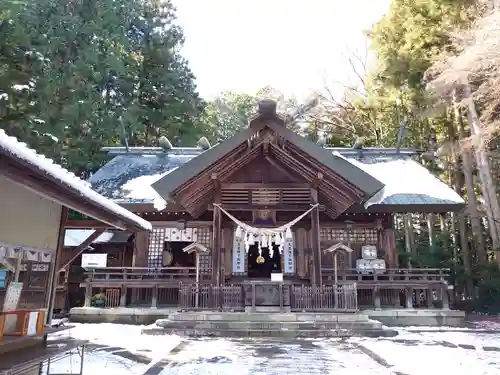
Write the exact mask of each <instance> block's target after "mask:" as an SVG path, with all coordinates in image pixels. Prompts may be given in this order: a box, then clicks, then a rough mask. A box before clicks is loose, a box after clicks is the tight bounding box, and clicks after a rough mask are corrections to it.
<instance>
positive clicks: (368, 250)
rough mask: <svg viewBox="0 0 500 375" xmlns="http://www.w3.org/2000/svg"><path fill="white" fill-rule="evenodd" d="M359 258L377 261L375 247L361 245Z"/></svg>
mask: <svg viewBox="0 0 500 375" xmlns="http://www.w3.org/2000/svg"><path fill="white" fill-rule="evenodd" d="M361 257H362V258H363V259H377V247H376V246H373V245H363V246H362V247H361Z"/></svg>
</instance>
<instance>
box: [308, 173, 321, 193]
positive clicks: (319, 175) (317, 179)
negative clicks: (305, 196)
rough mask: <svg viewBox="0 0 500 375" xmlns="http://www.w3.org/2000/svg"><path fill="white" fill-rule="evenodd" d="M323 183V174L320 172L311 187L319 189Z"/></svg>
mask: <svg viewBox="0 0 500 375" xmlns="http://www.w3.org/2000/svg"><path fill="white" fill-rule="evenodd" d="M321 181H323V173H321V172H318V173H317V175H316V177H315V178H314V180H313V181H312V183H311V185H312V187H313V188H315V189H317V188H318V186H319V184H320V183H321Z"/></svg>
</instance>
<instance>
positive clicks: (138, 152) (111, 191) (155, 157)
mask: <svg viewBox="0 0 500 375" xmlns="http://www.w3.org/2000/svg"><path fill="white" fill-rule="evenodd" d="M214 149H215V147H214ZM325 150H326V151H329V152H331V153H333V154H334V155H336V156H337V158H338V159H343V160H346V161H348V162H349V163H351V164H352V165H353V166H356V167H358V168H360V169H363V170H364V171H365V172H367V173H368V174H370V175H372V176H373V177H374V178H375V179H377V180H379V181H380V182H382V183H383V184H384V188H383V189H382V190H381V191H380V192H379V193H377V194H376V195H375V196H374V197H372V198H371V199H370V200H368V201H367V203H366V205H365V206H366V210H368V211H370V212H377V211H384V212H446V211H457V210H460V209H462V208H463V207H464V205H465V203H464V201H463V200H462V198H461V197H460V196H459V195H458V194H457V193H455V192H454V190H453V189H451V188H450V187H449V186H448V185H446V184H445V183H444V182H442V181H441V180H439V179H438V178H437V177H435V176H434V175H433V174H432V173H431V172H429V171H428V170H427V169H426V168H425V167H424V166H423V165H421V164H420V163H419V162H418V161H416V160H415V159H414V156H415V155H416V154H417V153H416V151H415V150H408V149H401V150H399V151H396V150H395V149H390V148H365V149H363V150H355V149H352V148H325ZM105 151H107V152H108V153H109V154H110V155H113V156H114V157H113V159H112V160H111V161H110V162H108V163H107V164H105V165H104V166H103V167H102V168H100V169H99V170H98V171H97V172H96V173H95V174H94V175H93V176H92V177H91V178H90V179H89V182H90V183H91V185H92V187H93V188H94V189H95V190H96V191H97V192H98V193H100V194H102V195H104V196H105V197H108V198H111V199H113V200H115V201H116V202H117V203H122V204H141V203H145V204H152V203H153V200H154V199H156V198H157V197H158V194H157V193H156V191H155V190H154V189H153V188H152V187H151V184H152V183H154V182H156V181H158V180H159V179H160V178H161V177H163V176H165V175H167V174H168V173H169V172H171V171H172V170H174V169H176V168H178V167H179V166H181V165H183V164H184V163H186V162H187V161H189V160H191V159H194V158H195V157H196V156H200V157H199V158H196V159H195V160H193V161H197V159H199V160H201V159H203V158H204V156H205V155H206V153H207V152H208V151H203V150H202V149H201V148H197V147H183V148H176V147H174V148H172V149H171V150H168V151H164V150H163V149H162V148H160V147H131V148H129V150H128V151H126V150H125V148H124V147H113V148H111V147H110V148H106V149H105ZM358 209H361V210H363V209H364V208H362V207H359V208H358Z"/></svg>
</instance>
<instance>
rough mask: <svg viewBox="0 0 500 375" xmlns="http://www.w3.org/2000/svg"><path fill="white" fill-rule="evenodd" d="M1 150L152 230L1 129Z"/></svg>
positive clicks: (117, 214) (117, 213) (135, 216)
mask: <svg viewBox="0 0 500 375" xmlns="http://www.w3.org/2000/svg"><path fill="white" fill-rule="evenodd" d="M0 149H3V150H4V151H5V152H7V153H9V154H11V155H12V156H13V157H14V158H16V159H18V160H22V161H24V162H27V163H29V164H31V165H33V166H34V167H36V168H38V169H39V170H40V172H42V173H44V174H46V175H48V176H50V177H52V178H54V179H57V180H59V181H60V182H61V183H62V184H63V185H64V186H65V187H67V188H68V189H69V190H71V191H73V192H75V193H77V194H79V195H81V196H82V198H85V199H86V200H88V201H90V202H92V203H94V204H95V205H96V206H100V207H102V208H103V209H105V210H106V211H108V212H111V213H113V214H114V215H116V216H119V217H122V218H126V219H127V220H129V221H131V222H134V223H135V224H136V225H137V226H138V227H140V228H142V229H145V230H151V223H149V222H148V221H146V220H144V219H142V218H140V217H139V216H137V215H135V214H133V213H132V212H130V211H129V210H127V209H125V208H123V207H121V206H119V205H117V204H116V203H114V202H112V201H111V200H109V199H107V198H105V197H103V196H102V195H100V194H98V193H96V192H95V191H94V190H92V188H91V187H90V185H89V184H88V183H86V182H85V181H83V180H81V179H80V178H78V177H77V176H75V175H74V174H73V173H71V172H69V171H68V170H67V169H65V168H63V167H61V166H60V165H58V164H56V163H54V162H53V161H52V160H51V159H48V158H46V157H45V156H44V155H41V154H37V153H36V152H35V151H34V150H32V149H30V148H29V147H28V146H27V145H26V144H25V143H22V142H19V141H18V140H17V139H16V138H15V137H9V136H8V135H7V134H6V133H5V131H4V130H3V129H0Z"/></svg>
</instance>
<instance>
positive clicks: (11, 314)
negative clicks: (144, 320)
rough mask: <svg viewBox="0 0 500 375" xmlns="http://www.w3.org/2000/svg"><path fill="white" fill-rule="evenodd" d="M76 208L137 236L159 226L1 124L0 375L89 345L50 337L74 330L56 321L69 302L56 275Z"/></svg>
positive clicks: (33, 369) (34, 368)
mask: <svg viewBox="0 0 500 375" xmlns="http://www.w3.org/2000/svg"><path fill="white" fill-rule="evenodd" d="M70 210H71V211H73V212H77V213H80V214H83V215H86V217H89V218H92V220H93V221H94V222H95V223H96V224H98V225H97V226H98V227H99V226H103V225H105V226H107V227H109V228H114V229H118V230H126V231H130V232H131V233H133V234H135V235H137V233H147V232H148V231H151V229H152V227H151V224H150V223H149V222H148V221H146V220H144V219H142V218H141V217H139V216H138V215H135V214H133V213H132V212H130V211H129V210H127V209H125V208H123V207H121V206H120V205H118V204H117V203H114V202H113V201H112V200H110V199H108V198H105V197H103V196H102V195H100V194H99V193H97V192H96V191H95V190H93V189H92V188H91V187H90V185H89V184H88V183H87V182H85V181H82V180H80V179H79V178H77V177H76V176H75V175H73V174H72V173H70V172H68V171H67V170H65V169H64V168H62V167H61V166H59V165H57V164H55V163H53V162H52V160H50V159H47V158H45V157H44V156H43V155H40V154H37V153H36V152H35V151H33V150H31V149H29V148H28V147H27V146H26V145H25V144H24V143H21V142H19V141H18V140H17V139H16V138H14V137H9V136H8V135H7V134H6V133H5V132H4V131H3V130H1V129H0V213H1V215H0V374H12V375H14V374H23V375H32V374H33V375H34V374H40V373H42V367H43V363H44V362H45V364H46V363H47V361H52V362H54V361H56V360H58V359H61V357H64V356H66V355H67V353H69V352H71V351H74V350H76V349H78V348H81V347H83V346H85V344H86V342H84V341H81V340H74V339H71V338H60V337H59V338H56V339H54V340H48V341H47V336H48V335H50V334H52V333H56V332H59V331H61V330H64V329H68V328H70V327H68V326H52V325H51V323H52V313H53V311H54V310H55V309H57V307H58V306H57V305H58V304H60V305H61V306H60V307H59V308H62V307H64V296H65V294H64V282H63V280H61V279H60V278H59V277H57V275H59V274H60V272H59V268H60V267H61V259H62V252H63V243H64V236H65V227H66V224H67V220H68V213H69V211H70ZM98 231H100V229H97V230H96V231H95V232H96V233H97V232H98ZM92 232H94V230H92ZM101 233H103V232H101ZM83 245H84V246H85V247H86V246H88V245H85V244H83ZM78 246H82V243H79V244H78ZM82 352H83V351H82V350H81V349H80V353H82ZM49 367H50V366H49ZM46 373H47V374H49V375H50V374H52V373H53V372H51V371H50V368H49V369H48V370H47V372H46ZM79 374H81V369H80V372H79Z"/></svg>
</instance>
